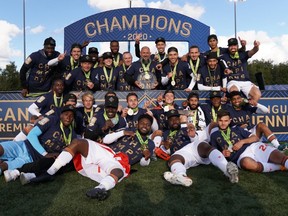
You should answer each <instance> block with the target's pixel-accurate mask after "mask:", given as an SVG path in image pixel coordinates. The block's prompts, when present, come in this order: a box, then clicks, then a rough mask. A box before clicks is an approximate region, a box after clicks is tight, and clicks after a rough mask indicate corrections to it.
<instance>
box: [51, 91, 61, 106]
mask: <svg viewBox="0 0 288 216" xmlns="http://www.w3.org/2000/svg"><path fill="white" fill-rule="evenodd" d="M53 99H54V104H55V106H56V107H62V103H63V95H62V96H61V99H60V102H59V104H58V99H57V96H56V94H55V93H54V95H53Z"/></svg>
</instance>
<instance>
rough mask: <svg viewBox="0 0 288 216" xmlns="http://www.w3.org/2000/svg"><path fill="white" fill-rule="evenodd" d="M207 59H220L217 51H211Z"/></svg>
mask: <svg viewBox="0 0 288 216" xmlns="http://www.w3.org/2000/svg"><path fill="white" fill-rule="evenodd" d="M206 59H207V60H209V59H218V56H217V52H209V54H208V55H207V56H206Z"/></svg>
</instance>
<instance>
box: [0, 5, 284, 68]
mask: <svg viewBox="0 0 288 216" xmlns="http://www.w3.org/2000/svg"><path fill="white" fill-rule="evenodd" d="M24 1H25V27H26V28H25V29H26V31H25V32H26V34H25V35H26V52H25V54H26V57H27V56H29V55H30V54H31V53H32V52H35V51H37V50H39V49H42V48H43V41H44V40H45V38H47V37H50V36H52V37H53V38H54V39H55V40H56V50H58V51H59V52H61V53H63V52H64V50H63V49H64V27H66V26H68V25H70V24H72V23H74V22H76V21H78V20H80V19H83V18H85V17H87V16H91V15H94V14H97V13H99V12H103V11H108V10H113V9H119V8H128V7H129V0H1V7H0V68H2V69H4V68H5V67H6V65H7V64H9V63H10V62H15V64H16V66H17V70H20V68H21V65H22V64H23V62H24V56H25V55H24V31H23V29H24V28H23V27H24V21H23V20H24V19H23V17H24V16H23V11H24V10H23V2H24ZM131 4H132V7H148V8H159V9H166V10H171V11H174V12H178V13H180V14H183V15H186V16H189V17H191V18H194V19H196V20H198V21H200V22H202V23H204V24H206V25H208V26H210V33H211V34H217V36H218V40H219V45H220V46H221V47H226V46H227V40H228V39H229V38H231V37H234V31H235V25H234V5H235V4H236V21H237V25H236V26H237V36H239V37H241V39H245V40H246V41H247V49H248V50H249V49H252V48H253V41H254V40H258V41H260V43H261V44H260V50H259V51H258V53H256V54H255V55H254V56H253V58H252V60H255V59H258V60H262V59H264V60H271V61H273V62H274V63H275V64H279V63H285V62H286V61H287V60H288V32H287V25H288V16H287V15H286V14H287V8H288V1H287V0H278V1H275V2H274V1H262V0H246V1H243V0H238V1H237V2H236V3H234V2H233V0H232V1H231V0H230V1H229V0H159V1H156V0H154V1H153V0H132V2H131ZM92 45H93V46H96V47H98V49H99V52H100V54H101V53H103V52H106V51H109V45H108V43H101V44H100V43H95V44H92ZM142 45H148V46H149V47H151V52H152V53H153V52H155V51H156V49H155V44H154V43H152V42H151V43H147V44H145V43H141V46H142ZM171 45H173V43H167V47H169V46H171ZM89 46H91V44H90V45H89ZM89 46H88V47H89ZM175 46H177V47H178V49H179V54H180V55H181V54H184V53H186V52H187V49H188V48H187V47H186V46H187V45H183V44H176V45H175ZM126 50H127V46H124V45H123V44H122V45H121V43H120V52H123V51H126ZM131 52H132V50H131ZM134 60H137V59H134Z"/></svg>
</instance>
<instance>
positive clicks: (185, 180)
mask: <svg viewBox="0 0 288 216" xmlns="http://www.w3.org/2000/svg"><path fill="white" fill-rule="evenodd" d="M164 178H165V179H166V181H168V182H170V183H171V184H176V185H183V186H185V187H190V186H191V185H192V183H193V181H192V179H191V178H189V177H187V176H184V175H180V174H173V173H171V172H165V173H164Z"/></svg>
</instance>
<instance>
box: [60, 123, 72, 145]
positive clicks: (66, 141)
mask: <svg viewBox="0 0 288 216" xmlns="http://www.w3.org/2000/svg"><path fill="white" fill-rule="evenodd" d="M60 129H61V131H62V135H63V139H64V142H65V144H66V146H67V145H69V144H70V143H71V140H72V125H69V135H68V138H67V137H66V134H65V131H64V126H63V123H62V121H60Z"/></svg>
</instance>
